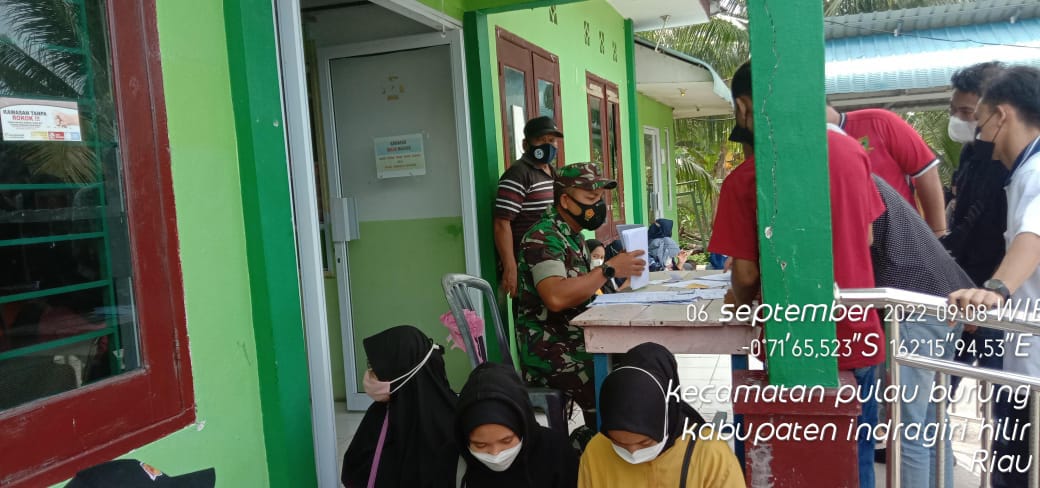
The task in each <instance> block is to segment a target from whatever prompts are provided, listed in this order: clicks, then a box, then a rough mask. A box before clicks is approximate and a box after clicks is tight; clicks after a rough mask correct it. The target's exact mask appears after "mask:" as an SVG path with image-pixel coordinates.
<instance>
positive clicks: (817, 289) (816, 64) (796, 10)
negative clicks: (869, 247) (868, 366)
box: [748, 0, 838, 386]
mask: <svg viewBox="0 0 1040 488" xmlns="http://www.w3.org/2000/svg"><path fill="white" fill-rule="evenodd" d="M748 11H749V15H750V29H751V58H752V59H753V60H754V62H753V63H752V65H751V67H752V79H753V83H754V86H753V90H754V102H755V107H754V109H755V166H756V172H757V182H758V226H759V234H758V235H759V244H760V253H761V258H760V259H761V261H760V264H761V269H762V295H763V302H764V303H768V304H773V305H790V304H799V305H806V304H827V305H830V304H831V302H832V301H833V299H834V286H833V283H834V271H833V257H832V247H831V225H830V222H831V212H830V197H829V191H828V190H827V189H828V188H829V178H828V170H827V135H826V132H825V130H824V86H823V79H824V77H823V67H824V43H823V4H822V3H821V2H820V1H819V0H749V1H748ZM766 330H767V335H766V339H767V341H768V340H783V341H784V342H783V344H784V347H783V348H782V350H780V348H778V349H777V350H776V351H775V353H774V354H771V355H770V356H769V381H770V383H772V384H777V385H795V384H805V385H816V384H819V385H824V386H837V385H838V375H837V372H838V369H837V368H838V367H837V360H836V359H835V358H833V357H826V358H810V357H804V355H803V357H795V355H794V354H793V353H792V345H793V344H794V342H795V341H797V340H803V341H804V340H810V341H814V343H815V344H819V343H820V342H819V341H822V340H833V339H834V338H835V326H834V323H833V322H815V323H776V322H770V323H769V324H768V327H767V329H766ZM767 349H768V348H767Z"/></svg>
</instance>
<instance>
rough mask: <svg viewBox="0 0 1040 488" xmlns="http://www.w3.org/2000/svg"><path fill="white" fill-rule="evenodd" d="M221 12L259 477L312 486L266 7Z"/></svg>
mask: <svg viewBox="0 0 1040 488" xmlns="http://www.w3.org/2000/svg"><path fill="white" fill-rule="evenodd" d="M224 13H225V18H226V23H227V26H226V27H227V43H228V66H229V68H230V74H231V93H232V97H233V104H234V111H235V129H236V132H237V136H238V137H237V139H238V155H239V156H238V160H239V164H240V165H241V168H240V170H241V180H242V211H243V215H244V217H245V225H246V229H245V231H246V253H247V260H248V263H249V281H250V294H251V299H252V312H253V317H252V318H253V324H254V330H255V334H256V357H257V370H258V373H259V381H260V401H261V406H262V409H263V425H264V444H265V448H266V449H265V450H266V453H267V471H268V478H269V480H270V485H271V486H317V475H316V471H315V461H314V441H313V436H312V427H311V405H310V401H311V396H310V383H309V379H308V374H307V348H306V344H305V342H304V336H303V316H302V305H301V299H300V281H299V272H298V268H297V263H296V236H295V229H294V227H293V215H292V211H293V205H292V194H291V191H290V184H289V181H290V180H289V165H288V161H287V160H286V151H285V148H286V146H285V137H284V129H285V127H284V125H285V123H284V120H283V118H282V105H281V100H282V97H281V85H280V82H279V81H280V78H279V69H278V59H277V52H278V51H277V44H276V40H275V37H274V36H275V32H274V12H273V6H272V2H270V1H269V0H268V1H250V0H227V1H226V2H225V3H224ZM214 237H215V238H219V237H217V236H214ZM228 348H229V350H228V353H229V354H230V353H232V352H233V351H232V348H234V346H233V345H228Z"/></svg>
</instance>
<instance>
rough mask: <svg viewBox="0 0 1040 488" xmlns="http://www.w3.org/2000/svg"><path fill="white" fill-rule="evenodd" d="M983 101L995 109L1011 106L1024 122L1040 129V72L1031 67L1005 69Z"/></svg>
mask: <svg viewBox="0 0 1040 488" xmlns="http://www.w3.org/2000/svg"><path fill="white" fill-rule="evenodd" d="M982 100H983V102H985V103H986V104H987V105H989V106H994V107H995V106H997V105H1001V104H1008V105H1011V106H1012V107H1015V110H1017V111H1018V114H1019V117H1021V118H1022V120H1023V121H1024V122H1026V123H1027V124H1029V125H1031V126H1033V127H1040V70H1038V69H1036V68H1033V67H1030V66H1014V67H1011V68H1007V69H1005V70H1004V71H1003V72H1001V73H1000V74H999V75H997V77H996V78H993V80H992V81H990V83H989V86H988V87H987V88H986V90H985V92H984V93H983V95H982Z"/></svg>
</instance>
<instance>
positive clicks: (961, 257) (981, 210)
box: [942, 62, 1008, 286]
mask: <svg viewBox="0 0 1040 488" xmlns="http://www.w3.org/2000/svg"><path fill="white" fill-rule="evenodd" d="M1002 69H1003V66H1002V65H1001V64H1000V63H997V62H990V63H981V64H976V65H973V66H969V67H967V68H964V69H961V70H959V71H957V72H956V73H954V74H953V78H951V80H950V82H951V83H952V84H953V96H952V97H951V98H950V128H949V133H950V138H951V139H953V140H955V141H957V142H960V143H963V144H964V149H962V150H961V156H960V164H959V165H958V167H957V172H955V173H954V175H953V192H954V198H955V200H954V204H953V205H954V206H953V218H952V219H951V221H950V233H949V234H948V235H946V236H945V237H943V238H942V243H943V246H945V247H946V249H948V250H949V251H950V253H951V254H953V257H954V259H956V260H957V263H958V264H960V265H961V267H962V268H964V271H965V272H967V273H968V276H970V277H971V279H972V281H974V282H975V284H976V285H979V286H982V283H983V282H984V281H986V280H988V279H989V278H990V277H991V276H993V272H994V271H996V269H997V266H998V265H999V264H1000V261H1001V259H1003V258H1004V245H1005V244H1004V228H1005V226H1006V225H1007V198H1006V197H1005V196H1004V182H1005V181H1007V176H1008V170H1007V168H1005V167H1004V165H1003V164H1001V163H1000V161H993V160H991V158H989V157H986V158H985V160H980V158H978V157H976V155H975V153H976V151H975V144H974V141H975V132H976V129H975V125H976V124H975V106H976V105H978V103H979V97H980V96H981V95H982V89H983V87H984V86H985V84H986V82H988V81H989V80H990V79H992V78H993V77H994V76H996V75H997V74H998V73H1000V71H1001V70H1002Z"/></svg>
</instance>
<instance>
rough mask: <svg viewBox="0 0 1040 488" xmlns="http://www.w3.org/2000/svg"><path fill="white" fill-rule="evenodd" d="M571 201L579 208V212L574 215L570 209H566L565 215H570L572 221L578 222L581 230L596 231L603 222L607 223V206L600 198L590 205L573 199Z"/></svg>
mask: <svg viewBox="0 0 1040 488" xmlns="http://www.w3.org/2000/svg"><path fill="white" fill-rule="evenodd" d="M571 200H572V201H573V202H574V203H575V204H576V205H578V208H580V209H581V211H580V212H578V213H577V214H575V213H574V212H571V211H570V209H567V213H569V214H571V217H574V220H577V221H578V225H580V226H581V228H583V229H585V230H596V229H598V228H599V227H600V226H601V225H603V222H606V221H607V204H606V202H604V201H603V199H602V198H601V199H599V201H597V202H596V203H593V204H592V205H585V204H583V203H581V202H579V201H577V200H574V199H573V198H572V199H571Z"/></svg>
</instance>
